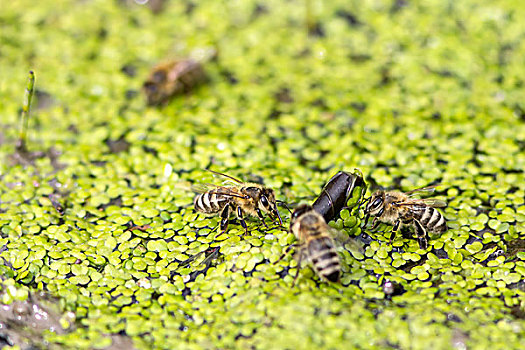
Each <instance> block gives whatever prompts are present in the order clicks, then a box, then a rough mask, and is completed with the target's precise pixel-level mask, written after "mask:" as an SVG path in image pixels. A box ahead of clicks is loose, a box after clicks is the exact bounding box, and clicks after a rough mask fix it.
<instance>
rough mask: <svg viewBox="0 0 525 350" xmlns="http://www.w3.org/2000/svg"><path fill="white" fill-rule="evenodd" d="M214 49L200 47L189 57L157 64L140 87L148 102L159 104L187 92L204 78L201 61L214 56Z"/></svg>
mask: <svg viewBox="0 0 525 350" xmlns="http://www.w3.org/2000/svg"><path fill="white" fill-rule="evenodd" d="M216 54H217V52H216V50H214V49H201V50H195V51H194V52H192V54H191V57H190V58H185V59H171V60H167V61H164V62H161V63H159V64H157V65H156V66H155V67H153V69H152V70H151V73H150V75H149V77H148V79H146V81H145V82H144V84H143V86H142V88H143V90H144V93H145V94H146V99H147V101H148V104H149V105H150V106H151V105H160V104H163V103H166V102H168V100H169V99H170V98H171V97H173V96H175V95H177V94H182V93H186V92H189V91H190V90H192V89H193V88H194V87H195V86H197V85H199V84H201V83H202V82H204V81H205V80H206V73H205V72H204V67H203V63H204V62H206V61H209V60H211V59H213V58H215V57H216Z"/></svg>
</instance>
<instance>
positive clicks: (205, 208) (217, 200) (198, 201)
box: [193, 190, 231, 214]
mask: <svg viewBox="0 0 525 350" xmlns="http://www.w3.org/2000/svg"><path fill="white" fill-rule="evenodd" d="M230 200H231V197H228V196H225V195H223V194H220V193H219V194H218V193H216V191H215V190H212V191H208V192H206V193H202V194H199V195H198V196H197V197H195V200H194V201H193V204H194V205H195V210H197V211H200V212H201V213H204V214H216V213H219V212H221V211H222V210H223V209H224V207H225V206H226V204H228V203H229V202H230Z"/></svg>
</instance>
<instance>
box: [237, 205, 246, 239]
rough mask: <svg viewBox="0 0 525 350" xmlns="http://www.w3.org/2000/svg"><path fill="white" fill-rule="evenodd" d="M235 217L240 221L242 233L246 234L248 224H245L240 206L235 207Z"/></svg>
mask: <svg viewBox="0 0 525 350" xmlns="http://www.w3.org/2000/svg"><path fill="white" fill-rule="evenodd" d="M237 218H238V219H239V221H240V222H241V226H242V227H243V228H244V234H245V235H247V234H248V226H247V225H246V221H244V217H243V216H242V209H241V207H237Z"/></svg>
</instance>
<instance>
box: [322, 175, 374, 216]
mask: <svg viewBox="0 0 525 350" xmlns="http://www.w3.org/2000/svg"><path fill="white" fill-rule="evenodd" d="M356 187H361V197H362V196H363V195H364V193H365V191H366V183H365V180H364V178H363V175H362V174H360V173H357V172H356V173H349V172H346V171H340V172H338V173H337V174H335V175H334V176H333V177H332V178H331V179H330V180H329V181H328V182H327V183H326V185H325V186H324V187H323V190H322V191H321V194H320V195H319V197H317V199H316V200H315V202H314V203H313V204H312V207H313V208H314V210H315V211H316V212H318V213H319V214H321V215H322V216H323V218H324V219H325V221H326V222H329V221H331V220H333V219H335V218H336V217H337V216H338V215H339V212H340V211H341V210H342V209H343V208H344V207H345V205H346V202H347V201H348V198H349V197H350V196H351V195H352V192H353V190H354V188H356Z"/></svg>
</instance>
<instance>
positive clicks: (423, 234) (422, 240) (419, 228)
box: [413, 219, 428, 249]
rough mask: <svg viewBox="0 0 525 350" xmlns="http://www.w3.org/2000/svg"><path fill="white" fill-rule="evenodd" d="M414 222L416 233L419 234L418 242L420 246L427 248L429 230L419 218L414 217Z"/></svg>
mask: <svg viewBox="0 0 525 350" xmlns="http://www.w3.org/2000/svg"><path fill="white" fill-rule="evenodd" d="M413 222H414V226H415V228H416V235H417V238H418V242H419V248H421V249H427V247H428V241H427V231H426V230H425V228H424V227H423V225H421V223H420V222H419V221H418V220H416V219H414V221H413Z"/></svg>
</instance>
